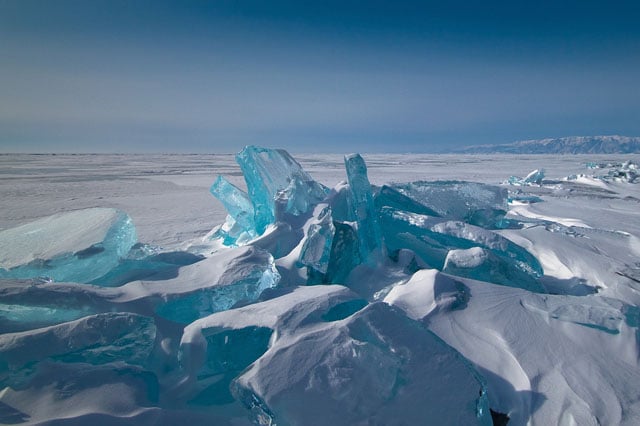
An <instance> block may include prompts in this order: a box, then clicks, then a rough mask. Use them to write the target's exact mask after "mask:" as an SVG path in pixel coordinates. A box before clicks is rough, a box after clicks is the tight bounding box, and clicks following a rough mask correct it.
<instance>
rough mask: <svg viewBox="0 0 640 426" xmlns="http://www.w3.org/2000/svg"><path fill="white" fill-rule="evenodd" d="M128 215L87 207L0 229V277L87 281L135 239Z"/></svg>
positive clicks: (114, 261) (112, 263)
mask: <svg viewBox="0 0 640 426" xmlns="http://www.w3.org/2000/svg"><path fill="white" fill-rule="evenodd" d="M136 240H137V237H136V230H135V227H134V225H133V222H132V221H131V218H130V217H129V216H128V215H127V214H126V213H123V212H121V211H118V210H115V209H107V208H92V209H85V210H78V211H73V212H69V213H60V214H55V215H53V216H49V217H45V218H43V219H39V220H36V221H34V222H31V223H27V224H25V225H22V226H19V227H16V228H12V229H7V230H4V231H0V278H37V277H47V278H50V279H53V280H55V281H73V282H79V283H86V282H89V281H92V280H94V279H96V278H99V277H101V276H102V275H104V274H106V273H107V272H108V271H109V270H111V269H112V268H114V267H115V266H116V265H117V264H118V262H119V261H120V258H122V257H124V256H126V255H127V253H128V252H129V250H130V249H131V247H132V246H133V245H134V244H135V243H136Z"/></svg>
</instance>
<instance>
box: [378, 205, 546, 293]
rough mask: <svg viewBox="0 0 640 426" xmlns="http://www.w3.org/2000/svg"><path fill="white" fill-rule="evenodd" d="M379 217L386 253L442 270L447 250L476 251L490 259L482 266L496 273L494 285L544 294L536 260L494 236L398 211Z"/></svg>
mask: <svg viewBox="0 0 640 426" xmlns="http://www.w3.org/2000/svg"><path fill="white" fill-rule="evenodd" d="M380 213H381V215H380V218H381V224H382V229H383V230H384V238H385V243H386V245H387V249H388V250H389V251H390V252H393V251H397V250H400V249H410V250H413V251H414V252H415V253H416V254H417V255H418V256H419V257H420V258H421V259H422V260H423V261H424V262H425V263H426V264H427V265H430V266H431V267H433V268H436V269H440V270H442V269H443V268H444V267H445V263H446V259H447V256H448V255H449V252H450V250H466V249H471V248H473V247H480V248H483V249H485V250H486V252H487V253H490V256H489V255H487V256H486V257H483V259H486V260H489V258H490V259H492V260H491V261H490V262H489V263H487V264H485V265H484V266H486V267H489V265H491V267H490V268H489V270H493V271H494V274H495V273H496V272H497V271H500V273H499V274H498V275H495V276H496V277H500V279H499V282H496V284H503V285H512V286H514V287H523V288H527V289H530V290H532V291H544V290H543V287H542V286H541V285H539V284H537V279H538V278H539V277H540V276H541V275H542V273H543V270H542V267H541V266H540V263H539V262H538V260H537V259H536V258H535V257H534V256H533V255H532V254H530V253H529V252H527V251H526V250H525V249H523V248H522V247H520V246H518V245H517V244H515V243H513V242H511V241H509V240H508V239H506V238H504V237H502V236H501V235H499V234H497V233H495V232H492V231H489V230H487V229H484V228H481V227H479V226H474V225H470V224H468V223H464V222H460V221H443V220H442V219H441V218H434V217H430V216H425V215H420V214H416V213H411V212H405V211H399V210H395V209H393V208H391V207H383V208H382V210H381V212H380ZM466 257H469V256H466ZM478 259H479V258H478ZM449 268H450V269H449V270H450V271H452V272H453V271H454V270H457V269H456V268H455V267H454V264H450V265H449ZM460 272H461V273H462V274H463V275H464V276H467V274H469V273H472V272H473V273H478V272H479V271H478V270H476V271H472V270H470V269H466V268H461V269H460ZM506 277H511V278H514V281H513V282H511V284H509V281H508V280H507V279H506ZM525 277H526V278H525ZM516 278H517V279H516ZM492 282H494V281H492Z"/></svg>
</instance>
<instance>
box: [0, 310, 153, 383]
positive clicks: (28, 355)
mask: <svg viewBox="0 0 640 426" xmlns="http://www.w3.org/2000/svg"><path fill="white" fill-rule="evenodd" d="M155 337H156V327H155V325H154V322H153V319H152V318H149V317H144V316H140V315H136V314H132V313H125V312H115V313H104V314H97V315H91V316H87V317H84V318H81V319H79V320H75V321H72V322H67V323H63V324H59V325H54V326H50V327H46V328H40V329H36V330H29V331H24V332H20V333H6V334H1V335H0V371H1V370H3V369H5V368H8V369H9V370H12V371H15V370H18V369H19V368H21V367H23V366H25V365H27V364H31V363H34V362H38V361H42V360H44V359H47V358H50V359H54V360H58V361H62V362H84V363H89V364H105V363H109V362H118V361H124V362H127V363H129V364H138V365H143V364H144V363H145V362H146V361H147V359H148V358H149V355H150V354H151V351H152V349H153V346H154V341H155Z"/></svg>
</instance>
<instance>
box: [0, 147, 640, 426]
mask: <svg viewBox="0 0 640 426" xmlns="http://www.w3.org/2000/svg"><path fill="white" fill-rule="evenodd" d="M207 158H210V157H207ZM314 158H315V157H310V158H306V157H303V158H302V160H301V163H302V164H308V165H310V166H311V167H312V169H311V171H312V172H313V174H314V177H317V175H316V173H317V172H320V175H321V176H322V175H323V174H324V175H325V177H326V176H330V177H331V178H333V179H334V180H335V181H339V180H340V181H339V182H335V181H334V182H331V184H334V186H333V187H332V188H331V189H327V187H325V186H324V185H323V184H321V183H319V181H316V180H315V178H314V177H312V176H311V174H310V173H307V172H306V171H305V170H303V168H302V166H301V163H298V162H297V161H296V160H294V159H293V158H292V157H291V156H290V155H289V154H288V153H287V152H285V151H282V150H274V149H267V148H260V147H255V146H254V147H247V148H245V149H244V150H243V151H242V152H240V153H239V154H238V155H237V158H236V160H237V162H238V164H239V166H240V170H241V171H242V172H243V174H244V179H245V182H246V187H247V191H244V190H243V188H242V185H239V186H236V184H237V179H236V177H235V176H236V174H237V172H236V170H237V169H235V168H234V167H232V166H231V165H230V164H231V162H232V160H233V159H232V157H228V158H227V157H225V160H224V161H225V163H224V167H220V168H217V169H216V170H215V174H218V173H222V174H225V175H226V176H231V177H229V179H227V178H226V177H224V176H222V175H218V177H217V178H216V179H215V181H214V182H213V185H211V187H210V192H211V194H212V195H213V196H215V197H216V198H218V200H219V201H220V202H221V205H222V206H223V207H224V208H225V209H226V210H227V218H226V221H225V222H224V223H223V224H221V225H219V226H216V227H214V228H213V229H212V230H211V231H210V232H209V233H206V231H207V230H208V229H211V228H212V226H213V224H208V225H207V226H206V227H205V226H199V227H198V226H196V227H195V228H198V234H197V235H193V234H194V232H192V234H189V235H188V236H190V237H194V238H193V239H190V238H186V237H184V236H185V235H186V234H183V233H181V231H180V229H178V227H176V226H175V224H176V223H178V222H175V223H174V224H173V226H170V227H168V228H166V229H164V228H162V226H161V224H162V223H163V222H162V220H161V219H159V220H158V223H156V222H153V224H152V225H149V224H146V226H156V227H158V228H159V229H158V232H159V233H162V234H163V238H164V239H165V240H181V244H176V245H172V246H171V247H162V246H161V245H153V244H155V241H149V243H152V244H146V243H138V242H137V241H136V236H135V235H136V232H135V228H134V227H133V223H132V221H131V219H130V218H129V216H127V215H126V214H125V213H123V212H120V211H118V210H114V209H110V208H90V209H86V210H78V211H73V212H70V213H65V214H56V215H54V216H50V217H47V218H42V219H38V220H36V221H35V222H32V223H30V224H26V225H25V224H22V225H21V224H20V223H17V225H19V226H17V227H13V228H9V229H5V230H2V231H0V255H1V256H0V259H1V260H2V262H3V263H2V265H0V268H2V269H0V423H2V424H5V423H9V424H69V425H77V424H92V423H96V424H194V425H200V424H216V425H228V426H232V425H233V426H238V425H251V424H253V425H255V424H261V425H271V426H273V425H305V426H306V425H312V426H313V425H327V424H336V425H351V424H384V425H386V424H410V425H413V424H438V425H460V424H464V425H467V424H483V425H489V424H491V423H492V419H493V420H494V421H495V422H496V423H495V424H504V422H505V421H507V420H508V424H509V425H517V426H519V425H526V424H531V425H547V424H562V425H597V424H624V425H637V424H640V399H639V398H638V395H640V373H639V372H640V355H639V354H640V328H639V327H640V308H639V306H640V284H639V283H640V272H639V271H640V262H639V261H638V259H639V257H640V225H639V224H640V213H638V212H639V210H638V208H637V205H638V201H639V200H640V192H638V188H639V187H638V185H633V183H637V166H636V165H635V164H636V163H634V162H632V161H618V160H616V161H608V160H607V161H604V160H603V161H600V160H599V159H597V160H598V161H594V162H593V164H592V165H589V166H588V168H587V169H586V172H585V168H584V162H581V163H580V164H579V167H580V169H579V170H577V171H578V172H580V173H582V172H585V173H591V174H589V175H587V174H582V175H580V176H578V175H576V177H575V178H562V176H566V175H567V174H568V173H567V172H566V171H564V169H563V170H562V171H559V170H558V169H557V168H554V167H551V168H548V167H547V166H548V164H547V163H544V162H543V163H542V165H544V166H545V168H546V169H547V170H551V171H548V172H547V174H546V176H545V175H544V174H543V173H542V172H541V170H540V169H538V170H536V171H534V172H532V173H529V175H526V171H527V170H531V169H532V168H534V167H538V166H539V165H540V164H538V163H537V160H536V163H534V162H533V160H531V161H529V163H531V164H529V163H527V164H529V165H527V166H526V167H524V166H523V167H522V170H516V169H515V168H510V169H509V170H508V174H506V172H505V175H502V176H499V177H498V175H497V174H496V176H494V177H495V179H492V180H490V181H489V180H485V181H484V182H482V183H476V182H467V181H462V180H456V181H451V180H441V181H427V180H419V179H424V177H423V176H420V175H418V173H419V172H420V171H421V170H422V169H419V168H418V166H419V167H425V165H429V167H430V168H433V169H434V170H435V171H434V170H430V171H431V172H432V174H431V176H433V175H434V174H435V173H436V172H437V171H438V170H445V171H447V173H449V174H447V175H445V176H444V177H442V178H443V179H451V178H455V179H465V178H469V177H470V176H475V174H474V173H475V172H474V173H472V171H473V170H467V169H466V167H473V164H474V161H475V159H467V160H468V161H467V160H465V161H464V162H462V163H460V164H462V165H461V166H460V170H458V175H459V177H458V176H456V177H454V175H453V174H452V172H451V171H449V169H451V167H450V164H449V163H448V162H447V163H446V165H445V164H438V161H437V158H438V157H435V158H431V157H429V158H428V159H423V160H420V161H422V162H418V163H415V162H414V163H411V164H413V165H416V171H415V172H411V173H410V174H406V171H404V172H405V174H402V173H400V174H399V175H400V176H410V177H409V178H408V179H406V180H409V181H411V182H409V183H402V182H396V183H386V184H384V183H382V182H383V181H382V179H380V177H381V174H380V173H381V172H380V170H381V168H380V167H382V170H387V171H388V167H390V166H389V164H390V163H389V161H387V160H384V158H381V157H380V156H378V157H375V156H374V157H373V161H371V162H370V163H369V167H367V165H366V164H365V161H364V158H363V157H361V156H360V155H358V154H351V155H348V156H346V157H344V159H343V160H344V161H343V162H342V161H336V162H335V164H334V163H331V167H330V168H329V169H326V170H324V169H322V168H321V167H320V166H318V165H324V166H322V167H329V166H326V164H328V163H326V162H317V161H315V160H314ZM192 160H193V159H192ZM427 160H428V161H427ZM118 161H120V160H118ZM394 161H395V160H394ZM405 161H408V160H407V157H403V156H399V158H398V161H397V164H398V165H401V164H404V162H405ZM411 161H413V160H411ZM227 163H228V164H227ZM498 163H499V164H500V165H501V167H505V166H509V164H510V163H508V162H505V161H502V162H501V163H500V162H499V161H498ZM398 167H400V166H396V168H398ZM402 167H403V168H404V166H402ZM438 167H440V168H439V169H438ZM496 167H497V166H496ZM509 167H512V166H509ZM323 170H324V171H323ZM337 170H342V174H341V175H340V176H337V175H338V174H339V173H337ZM500 170H502V168H500ZM387 171H385V173H387ZM476 171H477V169H476ZM523 172H524V173H523ZM571 172H576V170H571ZM560 173H564V174H560ZM215 174H213V175H209V176H208V177H207V181H206V182H205V183H203V184H200V185H199V187H200V188H201V189H202V192H203V193H204V194H203V195H204V197H205V198H207V197H208V199H209V200H210V202H212V203H215V200H213V199H212V198H211V197H210V196H208V195H207V191H206V189H207V188H208V187H209V185H210V184H211V180H212V179H213V177H212V176H215ZM465 174H466V175H465ZM509 175H518V176H526V177H525V178H518V179H517V180H513V182H512V183H514V184H515V185H514V184H511V185H510V184H509V183H508V182H504V183H502V184H500V186H496V185H493V184H492V183H493V182H499V181H504V179H505V178H506V177H507V176H509ZM492 176H493V175H492ZM394 177H396V176H394ZM370 179H371V181H370ZM389 180H392V179H387V180H386V181H389ZM185 182H188V184H187V185H191V184H192V183H193V182H194V181H192V177H191V176H189V174H188V173H186V176H185ZM232 182H233V183H232ZM323 182H324V181H323ZM371 182H373V183H376V184H377V185H379V186H374V185H372V184H371ZM1 183H2V182H0V184H1ZM186 187H187V186H181V187H180V188H186ZM1 188H2V187H1V185H0V189H1ZM133 195H134V197H131V198H135V195H137V194H133ZM156 196H157V194H153V195H151V197H147V198H146V200H149V199H150V198H154V197H156ZM90 201H91V200H90ZM91 202H93V201H91ZM10 204H11V203H9V204H8V205H10ZM166 204H167V205H166V206H163V209H159V210H156V211H160V213H162V214H166V213H167V212H170V211H171V208H172V206H171V205H170V204H171V203H170V202H167V203H166ZM117 205H118V206H121V204H119V203H118V204H117ZM184 211H185V210H180V212H184ZM209 213H210V212H209V211H206V210H205V211H203V212H202V216H207V215H209ZM24 217H34V216H24ZM132 217H134V218H135V217H136V215H135V214H132ZM217 217H219V218H220V221H222V219H223V217H224V216H222V215H220V216H217ZM203 223H204V222H201V223H200V224H199V225H202V224H203ZM11 226H14V225H13V224H12V225H11ZM142 229H144V227H143V228H142ZM192 229H194V228H192ZM170 233H175V234H176V235H175V236H173V237H169V236H168V235H167V234H170ZM187 234H188V233H187ZM203 234H206V235H203ZM183 237H184V238H183ZM490 408H491V410H490Z"/></svg>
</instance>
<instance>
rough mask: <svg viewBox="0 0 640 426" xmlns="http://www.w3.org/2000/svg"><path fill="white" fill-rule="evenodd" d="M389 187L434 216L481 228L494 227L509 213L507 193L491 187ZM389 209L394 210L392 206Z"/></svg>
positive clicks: (419, 183) (456, 184) (468, 184)
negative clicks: (430, 211)
mask: <svg viewBox="0 0 640 426" xmlns="http://www.w3.org/2000/svg"><path fill="white" fill-rule="evenodd" d="M391 187H392V188H393V189H395V190H396V191H398V192H400V193H401V194H403V195H406V196H407V197H409V198H411V199H412V200H414V201H416V202H418V203H420V204H422V205H423V206H425V207H427V208H428V209H430V210H432V211H434V212H435V213H436V214H437V215H438V216H442V217H444V218H447V219H453V220H462V221H465V222H468V223H471V224H473V225H477V226H482V227H483V228H495V227H496V226H498V224H499V223H500V222H501V221H502V219H503V218H504V215H505V214H506V213H507V211H508V210H509V206H508V204H507V198H508V195H509V192H508V190H507V189H506V188H501V187H499V186H494V185H487V184H483V183H476V182H464V181H435V182H426V181H417V182H411V183H403V184H393V185H391ZM391 207H396V208H397V206H393V205H391ZM400 210H412V209H411V208H400ZM416 213H421V214H424V213H422V212H416ZM427 214H428V213H427ZM430 216H433V215H430Z"/></svg>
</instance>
